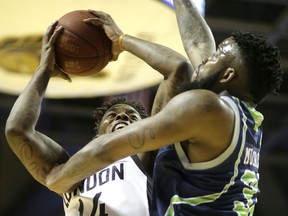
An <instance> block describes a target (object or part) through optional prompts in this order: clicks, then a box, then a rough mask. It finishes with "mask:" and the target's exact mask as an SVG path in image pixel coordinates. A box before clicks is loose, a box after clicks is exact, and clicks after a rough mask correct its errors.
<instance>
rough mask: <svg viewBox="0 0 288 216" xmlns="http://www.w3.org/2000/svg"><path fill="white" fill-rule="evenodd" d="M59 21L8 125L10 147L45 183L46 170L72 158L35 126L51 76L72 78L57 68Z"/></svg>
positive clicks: (34, 174) (52, 26) (47, 35)
mask: <svg viewBox="0 0 288 216" xmlns="http://www.w3.org/2000/svg"><path fill="white" fill-rule="evenodd" d="M56 24H57V23H56V22H55V23H54V24H52V25H51V26H50V27H49V28H48V30H47V32H46V34H45V35H44V38H43V45H42V53H41V60H40V65H39V67H38V68H37V70H36V72H35V74H34V75H33V77H32V79H31V80H30V82H29V83H28V85H27V86H26V88H25V89H24V91H23V92H22V93H21V94H20V96H19V97H18V99H17V100H16V102H15V104H14V105H13V108H12V110H11V112H10V115H9V117H8V119H7V122H6V128H5V134H6V138H7V141H8V144H9V146H10V147H11V149H12V150H13V152H14V153H15V154H16V155H17V157H18V158H19V159H20V161H21V162H22V163H23V165H24V166H25V167H26V169H27V170H28V171H29V172H30V174H31V175H32V176H33V177H34V178H35V179H36V180H37V181H38V182H40V183H41V184H43V185H45V184H46V182H45V178H46V175H47V173H48V172H49V171H50V170H51V169H52V168H53V167H54V166H55V165H56V164H59V163H63V162H65V161H67V160H68V158H69V157H68V155H67V153H66V152H65V150H64V149H63V148H62V147H61V146H60V145H58V144H57V143H56V142H54V141H53V140H51V139H50V138H48V137H47V136H45V135H44V134H41V133H39V132H38V131H36V130H35V126H36V124H37V121H38V118H39V114H40V109H41V102H42V100H43V98H44V95H45V91H46V88H47V85H48V82H49V80H50V76H53V75H60V76H64V77H65V78H67V79H68V80H69V77H67V76H66V75H65V74H62V73H61V72H60V71H58V72H57V71H56V70H54V69H55V68H54V66H55V65H54V64H55V60H54V44H55V41H56V39H57V36H58V35H59V33H60V32H61V30H62V29H61V28H58V29H57V30H56V31H55V32H54V28H55V26H56Z"/></svg>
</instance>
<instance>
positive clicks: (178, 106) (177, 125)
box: [47, 16, 249, 192]
mask: <svg viewBox="0 0 288 216" xmlns="http://www.w3.org/2000/svg"><path fill="white" fill-rule="evenodd" d="M107 19H110V18H109V16H108V17H107ZM125 38H126V37H125ZM125 38H124V40H123V45H124V48H125V49H126V48H127V49H128V46H129V45H128V44H129V39H130V38H131V37H127V38H126V39H125ZM238 53H239V50H238V47H237V45H236V44H235V42H234V41H233V40H232V39H231V38H228V39H226V40H224V41H223V43H221V44H220V46H219V48H218V49H217V51H216V52H215V54H214V55H212V56H211V57H209V58H207V59H205V60H204V61H203V63H202V65H201V66H200V67H199V70H198V71H197V72H196V73H195V75H194V76H193V77H192V81H193V80H195V79H204V78H205V77H208V76H209V75H211V74H214V73H215V72H216V71H217V72H219V71H220V75H219V79H218V80H217V82H216V83H215V84H214V85H213V87H212V90H213V91H214V92H216V93H220V92H222V91H225V90H230V91H234V92H238V93H239V96H241V94H242V92H241V91H242V89H245V81H246V80H245V76H243V78H242V76H241V74H237V73H236V71H238V68H237V61H236V59H237V58H236V57H237V56H238ZM229 65H233V66H234V65H235V67H236V68H233V67H228V66H229ZM196 75H197V76H196ZM245 96H247V98H249V95H245ZM247 102H249V101H247ZM219 125H221V127H219ZM233 129H234V113H233V111H232V109H231V108H230V107H229V106H228V105H227V104H226V103H224V102H223V101H222V100H221V99H220V98H219V96H218V95H217V94H215V93H213V92H212V91H207V90H191V91H188V92H185V93H182V94H179V95H177V96H175V97H174V98H173V99H171V100H170V101H169V102H168V103H167V105H166V106H165V107H164V108H163V109H162V110H161V111H160V112H158V113H157V114H155V115H154V116H151V117H149V118H147V119H144V120H141V121H138V122H136V123H134V124H133V125H132V126H127V127H125V128H123V129H122V130H120V131H116V132H115V133H112V134H109V135H103V136H100V137H99V138H97V139H95V140H93V141H91V142H90V143H88V144H87V145H86V146H85V147H84V148H83V149H81V150H80V151H79V152H77V153H76V154H75V155H73V156H72V157H71V158H70V159H69V160H68V161H67V163H65V164H62V165H59V166H58V167H55V168H54V169H52V171H51V172H50V173H49V175H48V176H47V185H48V186H49V188H50V189H51V190H54V191H58V192H64V191H69V190H70V189H71V188H73V184H74V183H75V182H77V181H79V180H80V179H83V178H85V177H86V176H89V175H91V174H92V173H94V172H95V171H97V170H100V169H102V168H103V167H105V166H107V165H108V164H110V163H111V162H113V161H116V160H118V159H120V158H123V157H126V156H128V155H133V154H136V153H141V152H146V151H151V150H156V149H159V148H161V147H164V146H166V145H169V144H171V143H176V142H181V141H185V143H186V144H185V146H184V149H185V151H186V154H187V156H188V158H189V159H190V162H204V161H208V160H211V159H213V158H215V157H217V156H219V155H220V154H221V153H222V152H223V151H225V149H226V148H227V147H228V146H229V144H230V142H231V139H232V134H233ZM207 134H209V136H207ZM79 170H81V172H80V171H79Z"/></svg>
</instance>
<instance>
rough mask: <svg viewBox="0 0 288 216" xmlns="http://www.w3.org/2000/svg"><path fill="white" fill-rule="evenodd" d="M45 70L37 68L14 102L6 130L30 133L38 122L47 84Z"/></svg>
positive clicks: (47, 78)
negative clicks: (13, 129) (11, 129)
mask: <svg viewBox="0 0 288 216" xmlns="http://www.w3.org/2000/svg"><path fill="white" fill-rule="evenodd" d="M44 70H45V68H38V69H37V71H36V72H35V74H34V76H33V77H32V79H31V80H30V82H29V83H28V85H27V86H26V88H25V89H24V91H23V92H22V93H21V94H20V95H19V97H18V99H17V100H16V102H15V104H14V106H13V108H12V110H11V112H10V115H9V118H8V120H7V123H6V128H16V129H18V130H22V131H32V130H34V128H35V125H36V122H37V121H38V118H39V114H40V108H41V106H40V105H41V102H42V100H43V97H44V94H45V90H46V88H47V85H48V82H49V78H50V77H49V75H47V73H45V72H44Z"/></svg>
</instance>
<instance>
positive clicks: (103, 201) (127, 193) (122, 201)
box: [63, 157, 149, 216]
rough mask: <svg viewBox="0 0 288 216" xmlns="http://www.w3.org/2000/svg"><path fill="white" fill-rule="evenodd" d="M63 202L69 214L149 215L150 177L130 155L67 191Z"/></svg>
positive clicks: (93, 215) (105, 215)
mask: <svg viewBox="0 0 288 216" xmlns="http://www.w3.org/2000/svg"><path fill="white" fill-rule="evenodd" d="M137 159H138V158H137ZM138 160H139V159H138ZM63 203H64V210H65V215H66V216H131V215H141V216H146V215H147V216H148V215H149V210H148V198H147V176H146V175H145V174H144V173H143V170H141V169H140V167H139V166H138V165H137V161H136V160H135V161H134V160H133V158H132V157H126V158H124V159H122V160H119V161H117V162H115V163H113V164H112V165H110V166H108V167H106V168H105V169H103V170H101V171H99V172H97V173H96V174H94V175H92V176H90V177H88V178H86V179H85V180H84V181H83V183H82V184H81V185H80V186H79V187H78V188H77V189H76V190H75V191H74V192H70V193H65V194H63Z"/></svg>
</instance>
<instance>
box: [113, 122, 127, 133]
mask: <svg viewBox="0 0 288 216" xmlns="http://www.w3.org/2000/svg"><path fill="white" fill-rule="evenodd" d="M127 125H128V124H127V123H124V122H119V123H117V124H115V125H114V127H113V129H112V132H113V131H117V130H120V129H122V128H124V127H126V126H127Z"/></svg>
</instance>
